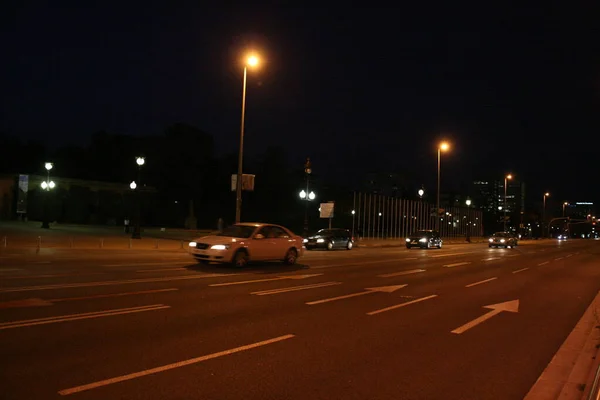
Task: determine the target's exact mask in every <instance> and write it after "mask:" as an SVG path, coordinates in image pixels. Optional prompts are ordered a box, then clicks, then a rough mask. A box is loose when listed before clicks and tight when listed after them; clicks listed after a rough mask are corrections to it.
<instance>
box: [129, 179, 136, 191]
mask: <svg viewBox="0 0 600 400" xmlns="http://www.w3.org/2000/svg"><path fill="white" fill-rule="evenodd" d="M129 187H130V188H131V190H135V188H136V187H137V183H135V181H131V183H130V184H129Z"/></svg>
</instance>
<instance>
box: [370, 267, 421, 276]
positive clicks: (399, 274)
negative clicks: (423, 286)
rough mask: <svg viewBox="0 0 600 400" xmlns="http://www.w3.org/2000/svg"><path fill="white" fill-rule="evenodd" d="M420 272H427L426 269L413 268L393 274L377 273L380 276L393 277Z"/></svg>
mask: <svg viewBox="0 0 600 400" xmlns="http://www.w3.org/2000/svg"><path fill="white" fill-rule="evenodd" d="M420 272H425V270H424V269H411V270H409V271H400V272H393V273H391V274H384V275H377V276H378V277H379V278H391V277H392V276H402V275H410V274H418V273H420Z"/></svg>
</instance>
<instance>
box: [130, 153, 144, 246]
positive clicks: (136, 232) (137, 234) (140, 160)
mask: <svg viewBox="0 0 600 400" xmlns="http://www.w3.org/2000/svg"><path fill="white" fill-rule="evenodd" d="M135 163H136V164H137V166H138V173H137V182H136V181H133V182H131V183H130V184H129V187H130V188H131V190H136V189H137V187H138V186H139V185H140V184H141V179H142V166H143V165H144V164H145V163H146V159H145V158H144V157H137V158H136V159H135ZM135 197H136V200H137V201H136V209H135V225H134V227H133V232H132V233H131V238H132V239H141V238H142V229H141V219H142V204H141V203H142V196H141V194H140V191H139V190H137V192H136V196H135Z"/></svg>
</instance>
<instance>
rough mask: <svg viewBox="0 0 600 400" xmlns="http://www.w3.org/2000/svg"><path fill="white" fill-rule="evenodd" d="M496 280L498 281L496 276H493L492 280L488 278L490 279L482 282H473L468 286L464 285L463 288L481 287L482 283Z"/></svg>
mask: <svg viewBox="0 0 600 400" xmlns="http://www.w3.org/2000/svg"><path fill="white" fill-rule="evenodd" d="M496 279H498V277H497V276H495V277H493V278H490V279H485V280H483V281H479V282H475V283H470V284H468V285H466V286H465V287H473V286H477V285H481V284H483V283H488V282H491V281H495V280H496Z"/></svg>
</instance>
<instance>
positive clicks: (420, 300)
mask: <svg viewBox="0 0 600 400" xmlns="http://www.w3.org/2000/svg"><path fill="white" fill-rule="evenodd" d="M434 297H437V294H432V295H431V296H427V297H421V298H419V299H415V300H411V301H407V302H406V303H401V304H396V305H395V306H391V307H386V308H382V309H381V310H375V311H371V312H368V313H367V315H375V314H380V313H382V312H386V311H391V310H395V309H396V308H400V307H405V306H409V305H411V304H415V303H420V302H422V301H425V300H429V299H433V298H434Z"/></svg>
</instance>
